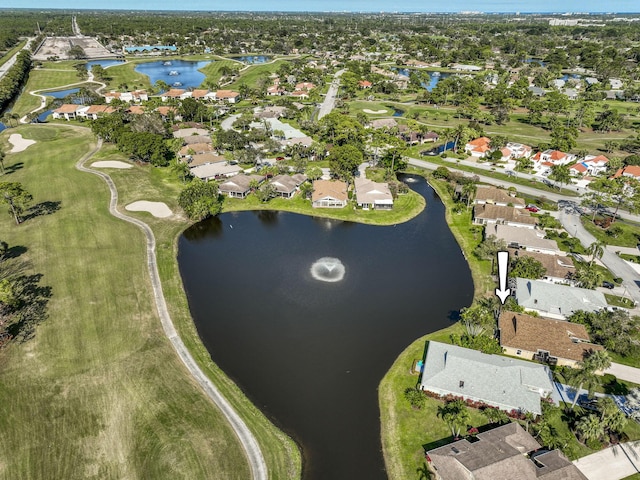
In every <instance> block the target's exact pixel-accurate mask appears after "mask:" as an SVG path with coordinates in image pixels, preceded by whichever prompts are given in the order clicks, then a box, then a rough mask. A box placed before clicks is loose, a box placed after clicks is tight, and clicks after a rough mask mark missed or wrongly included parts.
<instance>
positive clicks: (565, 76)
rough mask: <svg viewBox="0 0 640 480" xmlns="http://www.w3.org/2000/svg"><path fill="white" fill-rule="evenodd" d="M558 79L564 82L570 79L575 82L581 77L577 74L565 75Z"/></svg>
mask: <svg viewBox="0 0 640 480" xmlns="http://www.w3.org/2000/svg"><path fill="white" fill-rule="evenodd" d="M560 78H561V79H562V80H564V81H565V82H566V81H567V80H570V79H574V80H577V79H579V78H582V75H579V74H577V73H565V74H564V75H562V76H561V77H560Z"/></svg>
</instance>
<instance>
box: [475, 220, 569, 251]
mask: <svg viewBox="0 0 640 480" xmlns="http://www.w3.org/2000/svg"><path fill="white" fill-rule="evenodd" d="M484 235H485V237H488V236H490V235H494V236H495V237H496V238H497V239H498V240H504V242H505V243H506V244H507V247H509V248H517V249H521V250H526V251H528V252H539V253H544V254H546V255H564V252H562V251H561V250H560V248H558V244H557V242H556V241H555V240H550V239H548V238H544V237H545V232H544V231H543V230H535V229H530V228H520V227H512V226H509V225H496V224H494V225H487V227H486V229H485V232H484Z"/></svg>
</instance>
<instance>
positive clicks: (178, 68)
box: [135, 60, 211, 88]
mask: <svg viewBox="0 0 640 480" xmlns="http://www.w3.org/2000/svg"><path fill="white" fill-rule="evenodd" d="M210 63H211V61H210V60H207V61H202V62H191V61H187V60H160V61H157V62H145V63H139V64H138V65H136V68H135V71H136V72H138V73H142V74H144V75H147V76H148V77H149V81H150V82H151V84H152V85H153V84H155V83H156V82H157V81H158V80H162V81H163V82H166V83H167V84H168V85H169V86H173V87H176V88H196V87H199V86H200V84H201V83H202V82H204V79H205V78H206V76H205V74H204V73H202V72H200V71H199V70H200V69H201V68H204V67H205V66H207V65H209V64H210Z"/></svg>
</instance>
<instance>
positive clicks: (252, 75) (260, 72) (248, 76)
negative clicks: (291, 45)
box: [225, 60, 287, 89]
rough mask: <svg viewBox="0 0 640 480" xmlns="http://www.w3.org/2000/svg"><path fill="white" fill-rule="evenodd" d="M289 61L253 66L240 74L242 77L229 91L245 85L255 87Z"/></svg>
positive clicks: (231, 85) (230, 86)
mask: <svg viewBox="0 0 640 480" xmlns="http://www.w3.org/2000/svg"><path fill="white" fill-rule="evenodd" d="M286 61H287V60H276V61H275V62H272V63H261V64H257V65H251V66H249V67H248V68H246V69H245V70H243V71H242V72H240V76H239V77H238V78H237V79H236V80H235V81H234V82H233V83H231V84H230V85H229V86H228V87H225V88H229V89H238V88H240V85H242V84H243V83H244V84H245V85H247V86H249V87H252V88H253V87H255V86H256V82H257V81H258V78H260V77H263V76H267V77H268V76H269V75H271V74H272V73H273V72H275V71H276V70H278V68H279V67H280V65H282V64H283V63H284V62H286Z"/></svg>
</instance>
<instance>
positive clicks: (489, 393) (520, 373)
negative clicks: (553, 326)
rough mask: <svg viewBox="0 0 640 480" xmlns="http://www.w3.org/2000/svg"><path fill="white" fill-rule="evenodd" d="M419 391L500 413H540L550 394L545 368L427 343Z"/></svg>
mask: <svg viewBox="0 0 640 480" xmlns="http://www.w3.org/2000/svg"><path fill="white" fill-rule="evenodd" d="M421 388H422V389H423V390H428V391H431V392H435V393H439V394H441V395H446V394H448V393H451V394H453V395H456V396H462V397H464V398H465V399H466V398H469V399H472V400H477V401H482V402H484V403H487V404H489V405H494V406H496V407H499V408H501V409H503V410H522V411H528V412H532V413H536V414H540V413H541V412H542V410H541V408H540V398H541V395H542V396H546V394H547V393H550V392H551V391H552V390H553V385H552V383H551V372H550V370H549V368H548V367H546V366H544V365H539V364H536V363H531V362H525V361H523V360H518V359H514V358H509V357H503V356H500V355H487V354H485V353H482V352H478V351H476V350H471V349H468V348H463V347H458V346H456V345H447V344H444V343H439V342H429V347H428V349H427V356H426V359H425V365H424V371H423V374H422V379H421Z"/></svg>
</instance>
